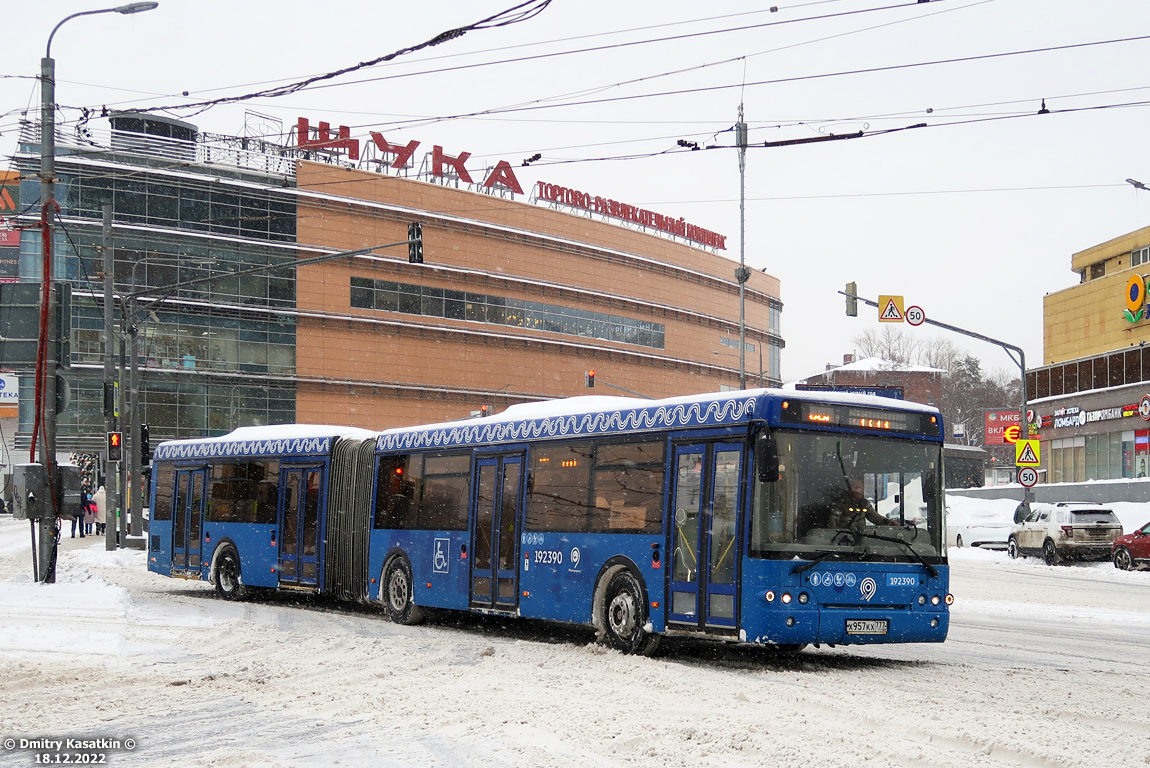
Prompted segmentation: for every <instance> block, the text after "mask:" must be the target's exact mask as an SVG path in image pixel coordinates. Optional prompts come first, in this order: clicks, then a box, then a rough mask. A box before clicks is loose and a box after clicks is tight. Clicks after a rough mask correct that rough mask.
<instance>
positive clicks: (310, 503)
mask: <svg viewBox="0 0 1150 768" xmlns="http://www.w3.org/2000/svg"><path fill="white" fill-rule="evenodd" d="M322 486H323V467H322V466H311V467H301V466H298V465H295V466H285V467H283V468H282V469H281V470H280V488H281V489H283V490H282V491H281V492H280V512H279V522H280V526H279V528H280V549H279V552H280V568H279V571H280V578H279V583H280V586H281V587H302V588H305V589H315V588H317V587H318V586H319V556H320V535H319V533H320V522H321V521H320V493H321V489H322Z"/></svg>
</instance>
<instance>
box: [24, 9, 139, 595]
mask: <svg viewBox="0 0 1150 768" xmlns="http://www.w3.org/2000/svg"><path fill="white" fill-rule="evenodd" d="M158 5H159V3H158V2H141V3H128V4H127V5H121V6H117V7H115V8H102V9H100V10H96V11H81V12H80V13H73V14H72V15H71V16H66V17H64V19H63V20H61V21H60V23H58V24H57V25H56V26H55V27H53V28H52V32H51V34H49V35H48V44H47V45H46V46H45V48H44V58H42V59H40V206H41V215H40V237H41V238H42V243H41V245H42V248H41V254H42V258H43V260H44V263H43V265H42V266H43V270H42V277H41V279H42V280H43V281H44V283H43V286H42V288H43V293H42V296H41V306H42V307H43V311H42V312H41V318H46V320H45V321H44V322H45V323H46V325H47V328H45V329H42V332H41V344H42V345H43V349H42V350H41V357H42V359H43V363H42V364H41V365H42V367H40V368H39V369H38V370H37V373H38V374H40V375H39V377H38V378H39V382H40V385H39V387H38V388H37V394H38V395H39V396H40V409H41V410H40V413H39V414H37V416H38V418H39V422H40V434H41V440H42V442H41V448H40V461H41V462H42V463H43V465H44V474H45V476H46V477H47V480H48V484H49V485H48V487H49V493H48V498H49V499H50V500H51V503H52V507H53V512H54V514H52V515H49V516H47V517H45V518H43V519H41V520H40V544H39V555H40V557H39V561H38V567H37V571H38V573H37V575H36V578H37V580H38V581H43V582H54V581H55V580H56V556H55V555H56V544H57V542H56V517H57V515H58V514H59V512H60V508H59V500H58V499H57V498H56V488H55V483H56V474H57V473H56V362H57V361H56V350H57V349H58V346H57V341H58V340H57V338H56V336H57V333H58V330H57V327H56V296H55V292H54V290H53V288H52V271H53V269H52V219H53V215H54V213H55V208H56V61H55V60H54V59H53V58H52V38H53V37H55V36H56V32H57V31H59V29H60V27H62V26H63V25H64V24H65V23H66V22H68V21H71V20H72V19H75V18H78V17H80V16H94V15H96V14H99V13H122V14H130V13H140V12H141V11H150V10H152V9H153V8H155V7H157V6H158ZM34 448H35V446H33V449H34Z"/></svg>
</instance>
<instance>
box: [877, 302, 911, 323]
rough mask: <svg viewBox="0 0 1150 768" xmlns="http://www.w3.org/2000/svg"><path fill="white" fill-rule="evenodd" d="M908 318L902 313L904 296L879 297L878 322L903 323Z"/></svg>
mask: <svg viewBox="0 0 1150 768" xmlns="http://www.w3.org/2000/svg"><path fill="white" fill-rule="evenodd" d="M905 318H906V313H904V312H903V311H902V296H879V297H878V320H879V322H880V323H901V322H902V321H903V320H904V319H905Z"/></svg>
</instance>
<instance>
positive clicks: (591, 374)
mask: <svg viewBox="0 0 1150 768" xmlns="http://www.w3.org/2000/svg"><path fill="white" fill-rule="evenodd" d="M587 386H588V387H589V388H591V387H594V386H595V369H594V368H591V369H590V370H588V371H587Z"/></svg>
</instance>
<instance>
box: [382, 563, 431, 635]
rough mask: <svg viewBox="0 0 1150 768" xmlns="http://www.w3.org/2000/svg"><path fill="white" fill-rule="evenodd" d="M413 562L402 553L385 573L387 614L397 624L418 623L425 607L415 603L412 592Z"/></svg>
mask: <svg viewBox="0 0 1150 768" xmlns="http://www.w3.org/2000/svg"><path fill="white" fill-rule="evenodd" d="M412 588H413V582H412V578H411V564H410V563H408V562H407V558H406V557H403V556H402V555H400V556H398V557H396V558H394V559H392V561H391V562H390V563H389V564H388V566H387V568H386V569H385V570H384V573H383V595H382V597H383V603H384V606H385V607H386V608H387V615H388V616H389V617H390V618H391V620H392V621H394V622H395V623H396V624H406V625H411V624H418V623H419V622H421V621H423V609H422V608H420V607H419V606H418V605H416V604H415V598H414V596H413V594H412Z"/></svg>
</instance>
